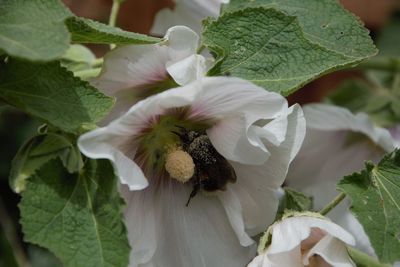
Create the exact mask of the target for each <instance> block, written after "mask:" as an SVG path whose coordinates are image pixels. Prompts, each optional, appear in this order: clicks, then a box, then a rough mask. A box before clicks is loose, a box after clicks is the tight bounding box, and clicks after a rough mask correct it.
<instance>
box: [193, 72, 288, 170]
mask: <svg viewBox="0 0 400 267" xmlns="http://www.w3.org/2000/svg"><path fill="white" fill-rule="evenodd" d="M250 103H251V104H250ZM286 107H287V103H286V100H285V99H284V98H283V97H282V96H280V95H278V94H276V93H271V92H267V91H265V90H264V89H262V88H260V87H258V86H256V85H253V84H251V83H249V82H247V81H244V80H241V79H236V78H228V77H218V79H216V78H214V79H213V80H211V79H210V78H209V79H208V80H206V81H204V82H203V92H202V94H201V95H200V96H199V99H197V100H196V102H195V103H194V104H193V110H194V111H196V112H197V113H198V114H200V115H202V116H205V117H210V118H217V119H218V118H224V119H221V120H219V122H217V123H216V125H215V126H214V127H212V128H211V129H209V130H208V131H207V134H208V136H209V137H210V140H211V142H212V143H213V145H214V147H215V148H216V149H217V151H218V152H219V153H221V154H222V155H223V156H224V157H225V158H227V159H229V160H232V161H237V162H241V163H244V164H262V163H264V162H265V161H266V159H267V157H268V155H269V153H268V151H267V149H266V147H265V146H264V144H263V143H262V142H260V140H259V138H256V137H257V136H256V134H255V133H254V131H255V130H254V128H252V127H251V126H252V125H253V124H254V123H255V122H257V121H259V120H271V119H274V118H276V117H279V115H280V113H281V112H282V110H284V109H285V108H286Z"/></svg>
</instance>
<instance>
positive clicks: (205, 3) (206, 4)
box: [150, 0, 229, 36]
mask: <svg viewBox="0 0 400 267" xmlns="http://www.w3.org/2000/svg"><path fill="white" fill-rule="evenodd" d="M175 2H176V5H175V8H174V9H173V10H171V9H168V8H165V9H162V10H161V11H159V12H158V13H157V15H156V17H155V20H154V24H153V27H152V29H151V30H150V32H151V33H152V34H156V35H160V36H162V35H163V34H164V33H165V32H166V30H167V29H168V28H169V27H171V26H175V25H185V26H188V27H190V28H191V29H193V30H194V31H196V32H198V33H200V32H201V21H202V20H203V19H204V18H206V17H209V16H213V17H217V16H218V14H219V9H220V4H221V3H228V2H229V0H183V1H181V0H178V1H175Z"/></svg>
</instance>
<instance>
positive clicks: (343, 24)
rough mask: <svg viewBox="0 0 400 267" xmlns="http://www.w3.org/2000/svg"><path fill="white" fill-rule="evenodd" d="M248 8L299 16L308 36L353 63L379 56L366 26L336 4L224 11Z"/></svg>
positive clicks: (262, 0)
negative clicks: (275, 10) (268, 9)
mask: <svg viewBox="0 0 400 267" xmlns="http://www.w3.org/2000/svg"><path fill="white" fill-rule="evenodd" d="M245 7H263V8H276V9H277V10H280V11H283V12H285V13H286V14H288V15H290V16H295V17H296V18H297V21H298V23H299V26H300V28H301V30H302V32H303V33H304V36H305V37H306V38H307V39H309V40H310V41H312V42H314V43H317V44H319V45H321V46H323V47H325V48H327V49H328V50H331V51H334V52H337V53H339V54H343V55H345V56H346V58H348V59H349V60H351V59H352V58H353V60H355V61H357V59H358V60H362V59H364V58H366V57H370V56H373V55H375V54H376V53H377V52H378V51H377V50H376V48H375V46H374V44H373V41H372V40H371V38H370V37H369V32H368V30H367V29H366V28H364V26H363V24H362V22H361V21H360V20H359V19H358V18H357V17H356V16H354V15H353V14H351V13H350V12H349V11H348V10H346V9H344V8H343V7H342V6H341V5H340V3H339V1H335V0H303V1H298V0H231V1H230V3H229V5H227V7H226V8H225V9H224V11H230V12H231V11H234V10H238V9H242V8H245Z"/></svg>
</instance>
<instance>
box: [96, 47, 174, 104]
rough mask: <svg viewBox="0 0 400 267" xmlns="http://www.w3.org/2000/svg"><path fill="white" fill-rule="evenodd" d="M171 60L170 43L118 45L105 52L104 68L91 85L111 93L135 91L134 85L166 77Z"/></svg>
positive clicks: (150, 82)
mask: <svg viewBox="0 0 400 267" xmlns="http://www.w3.org/2000/svg"><path fill="white" fill-rule="evenodd" d="M170 60H171V59H170V58H169V52H168V47H167V46H162V45H159V44H154V45H127V46H123V47H118V48H116V49H114V50H112V51H111V52H109V53H107V54H106V56H105V58H104V64H103V68H102V71H101V73H100V75H99V76H98V77H96V78H94V79H92V80H91V84H92V85H93V86H95V87H96V88H99V89H100V90H101V91H102V92H103V93H105V94H107V95H109V96H113V95H115V94H116V93H117V92H118V91H120V90H132V89H133V90H135V89H134V87H138V86H141V85H148V84H153V83H155V82H158V81H162V80H164V79H165V78H166V77H167V75H168V73H167V71H166V67H165V65H166V63H167V62H168V61H170ZM132 93H134V91H133V92H132Z"/></svg>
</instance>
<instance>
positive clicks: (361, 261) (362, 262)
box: [347, 247, 390, 267]
mask: <svg viewBox="0 0 400 267" xmlns="http://www.w3.org/2000/svg"><path fill="white" fill-rule="evenodd" d="M347 251H348V252H349V255H350V257H351V258H352V260H353V261H354V262H355V263H356V265H357V267H390V265H388V264H384V263H380V262H379V261H377V260H376V259H375V258H373V257H371V256H370V255H368V254H366V253H364V252H361V251H359V250H357V249H355V248H351V247H347Z"/></svg>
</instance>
